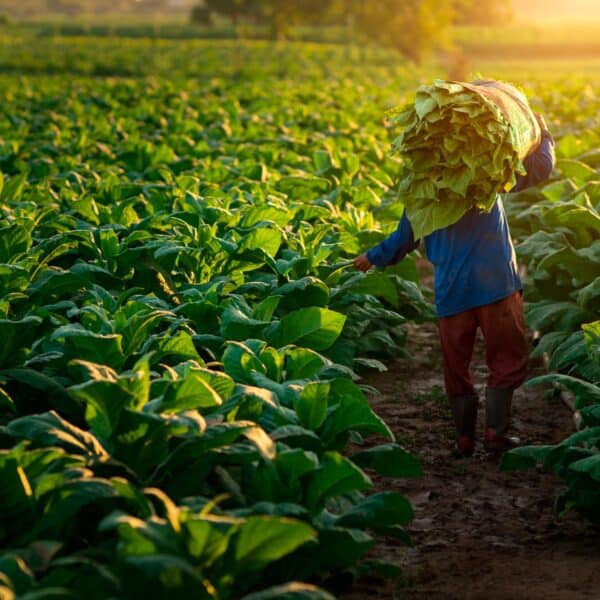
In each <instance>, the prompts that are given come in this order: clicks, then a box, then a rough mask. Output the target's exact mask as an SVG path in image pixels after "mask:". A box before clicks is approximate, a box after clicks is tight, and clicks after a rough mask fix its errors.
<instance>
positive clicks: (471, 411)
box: [449, 394, 478, 457]
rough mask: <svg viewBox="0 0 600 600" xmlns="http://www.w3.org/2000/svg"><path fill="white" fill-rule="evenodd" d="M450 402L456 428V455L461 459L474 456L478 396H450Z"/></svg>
mask: <svg viewBox="0 0 600 600" xmlns="http://www.w3.org/2000/svg"><path fill="white" fill-rule="evenodd" d="M449 401H450V408H451V409H452V415H453V416H454V425H455V427H456V450H455V451H454V455H455V456H459V457H462V456H472V455H473V451H474V450H475V427H476V424H477V405H478V398H477V395H476V394H469V395H466V396H450V397H449Z"/></svg>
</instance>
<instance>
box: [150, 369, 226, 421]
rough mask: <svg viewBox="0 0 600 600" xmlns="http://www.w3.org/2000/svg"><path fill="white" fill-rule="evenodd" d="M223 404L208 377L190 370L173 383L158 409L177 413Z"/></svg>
mask: <svg viewBox="0 0 600 600" xmlns="http://www.w3.org/2000/svg"><path fill="white" fill-rule="evenodd" d="M221 404H223V400H222V398H221V397H220V396H219V394H218V393H217V392H216V391H215V390H214V389H213V388H212V387H211V385H210V384H209V383H207V381H206V376H205V375H204V374H203V373H199V372H197V371H196V370H190V371H189V372H188V373H187V374H186V375H185V376H184V377H183V378H182V379H180V380H178V381H175V382H173V383H172V384H171V385H170V386H169V387H168V388H167V391H166V392H165V395H164V398H163V400H162V401H161V402H160V404H159V405H158V407H157V409H156V410H157V411H158V412H165V413H175V412H181V411H184V410H191V409H200V408H212V407H214V406H219V405H221Z"/></svg>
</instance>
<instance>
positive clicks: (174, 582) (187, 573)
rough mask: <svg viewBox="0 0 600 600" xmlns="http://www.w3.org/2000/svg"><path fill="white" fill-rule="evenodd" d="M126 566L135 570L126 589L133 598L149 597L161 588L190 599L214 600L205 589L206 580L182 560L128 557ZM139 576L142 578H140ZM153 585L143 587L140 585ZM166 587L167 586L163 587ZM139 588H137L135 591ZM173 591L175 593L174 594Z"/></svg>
mask: <svg viewBox="0 0 600 600" xmlns="http://www.w3.org/2000/svg"><path fill="white" fill-rule="evenodd" d="M125 562H126V563H127V564H128V565H131V566H132V567H135V569H136V571H137V573H135V574H133V575H134V576H133V577H131V581H129V582H127V583H125V584H124V585H125V587H126V588H127V589H128V590H129V591H130V594H128V595H132V596H133V597H143V596H147V595H149V596H150V597H151V596H152V595H153V594H154V593H156V590H157V589H161V588H163V586H165V587H167V588H168V589H170V591H171V593H176V594H178V595H179V594H184V595H186V596H187V595H189V596H190V597H192V596H193V597H194V598H198V600H214V595H213V594H212V593H211V592H210V591H209V590H208V589H207V588H206V585H205V583H206V582H205V580H204V578H203V577H202V576H201V574H200V573H199V572H198V571H197V570H196V568H195V567H194V566H193V565H192V564H191V563H190V562H188V561H187V560H185V559H184V558H181V557H179V556H174V555H172V554H160V553H159V554H147V555H142V556H136V555H131V556H127V557H126V558H125ZM140 575H142V577H140ZM148 581H150V582H152V583H151V584H148V583H147V584H146V586H142V583H143V582H148ZM165 583H166V585H165ZM138 586H140V587H138ZM174 590H176V591H175V592H174Z"/></svg>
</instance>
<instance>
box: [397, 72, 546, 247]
mask: <svg viewBox="0 0 600 600" xmlns="http://www.w3.org/2000/svg"><path fill="white" fill-rule="evenodd" d="M388 116H389V117H390V119H391V121H392V122H393V123H396V124H398V125H400V126H401V127H403V132H402V133H401V134H400V136H398V137H397V138H396V139H395V140H394V142H393V150H394V152H397V153H400V155H401V156H402V159H403V161H402V169H401V174H400V179H401V180H400V186H399V199H400V200H401V201H402V202H403V203H404V205H405V208H406V215H407V217H408V219H409V221H410V223H411V226H412V229H413V232H414V235H415V239H421V238H423V237H424V236H426V235H429V234H430V233H432V232H433V231H436V230H438V229H442V228H444V227H447V226H449V225H452V224H453V223H456V221H458V220H459V219H460V218H461V217H462V216H463V215H464V214H465V213H466V212H467V211H468V210H469V209H471V208H473V207H477V208H479V209H481V210H485V211H489V210H490V209H491V208H492V206H493V204H494V202H495V200H496V197H497V194H498V192H500V191H508V190H509V189H511V188H512V187H513V185H514V184H515V182H516V176H517V175H519V174H524V173H525V169H524V167H523V162H522V161H523V158H525V156H527V154H529V152H531V151H532V150H534V149H535V148H536V147H537V146H538V144H539V143H540V138H541V131H540V127H539V124H538V122H537V119H536V118H535V115H534V114H533V112H532V111H531V109H530V107H529V104H528V102H527V98H526V97H525V95H524V94H522V93H521V92H520V91H519V90H517V89H516V88H515V87H513V86H512V85H510V84H507V83H503V82H500V81H476V82H473V83H464V82H456V81H441V80H437V81H435V82H434V84H433V85H430V86H422V87H420V88H419V89H418V90H417V93H416V99H415V102H414V104H410V105H408V106H406V107H404V108H402V109H395V110H393V111H390V112H389V113H388Z"/></svg>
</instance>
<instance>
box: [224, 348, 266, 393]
mask: <svg viewBox="0 0 600 600" xmlns="http://www.w3.org/2000/svg"><path fill="white" fill-rule="evenodd" d="M261 344H262V346H263V347H264V345H265V344H264V342H262V343H261ZM260 349H261V350H262V347H261V348H260ZM257 350H258V348H257ZM259 351H260V350H259ZM222 360H223V366H224V367H225V373H227V375H229V376H230V377H232V378H233V379H234V380H235V381H238V382H240V383H248V384H250V385H252V384H253V383H254V381H253V379H252V372H253V371H257V372H259V373H262V374H265V373H266V367H265V366H264V365H263V363H262V361H261V360H260V359H259V358H258V356H257V355H256V354H255V352H254V350H253V349H252V347H251V345H249V344H248V340H247V343H246V344H243V343H241V342H228V343H227V347H226V348H225V352H224V353H223V358H222Z"/></svg>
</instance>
